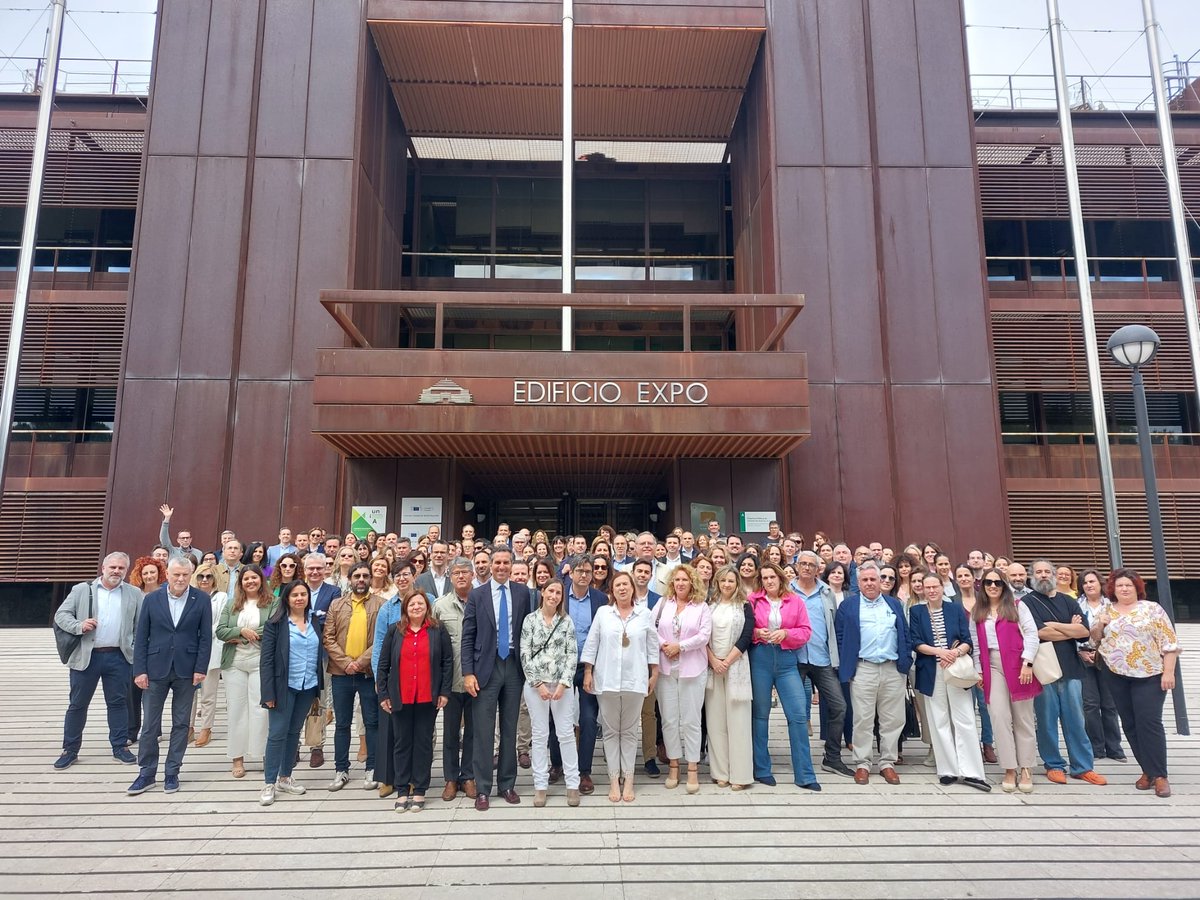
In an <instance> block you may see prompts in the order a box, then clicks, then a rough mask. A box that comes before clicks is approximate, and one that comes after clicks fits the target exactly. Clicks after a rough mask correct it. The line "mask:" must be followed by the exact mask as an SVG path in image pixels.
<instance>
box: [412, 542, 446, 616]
mask: <svg viewBox="0 0 1200 900" xmlns="http://www.w3.org/2000/svg"><path fill="white" fill-rule="evenodd" d="M413 587H415V588H416V589H417V590H418V591H424V592H425V596H426V597H428V598H429V602H430V603H433V601H435V600H436V599H437V598H438V597H442V596H444V595H446V594H448V593H449V592H450V591H452V590H454V585H453V584H451V582H450V545H449V544H447V543H446V542H445V541H434V542H433V543H432V544H430V545H429V568H428V569H426V570H425V571H424V572H422V573H421V574H420V575H418V576H417V579H416V581H414V582H413Z"/></svg>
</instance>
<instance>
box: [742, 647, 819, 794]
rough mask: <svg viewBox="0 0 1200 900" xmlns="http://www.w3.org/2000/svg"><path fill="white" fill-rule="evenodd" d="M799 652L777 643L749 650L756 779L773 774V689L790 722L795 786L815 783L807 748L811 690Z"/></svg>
mask: <svg viewBox="0 0 1200 900" xmlns="http://www.w3.org/2000/svg"><path fill="white" fill-rule="evenodd" d="M796 655H797V654H796V651H795V650H782V649H780V648H779V647H778V646H776V645H775V644H755V645H754V646H752V647H751V648H750V686H751V690H752V695H753V698H754V699H753V700H752V701H751V706H750V710H751V715H752V716H753V721H754V728H753V732H754V777H755V778H765V777H767V776H769V775H770V774H771V751H770V748H769V747H768V746H767V737H768V734H769V732H770V725H771V688H772V687H773V688H775V690H776V692H777V693H778V694H779V705H780V706H782V707H783V714H784V716H785V717H786V718H787V723H788V743H789V744H791V748H792V771H793V772H795V776H796V784H813V783H814V782H816V780H817V773H816V772H814V771H813V764H812V753H811V751H810V748H809V746H808V709H809V706H810V705H811V703H812V689H811V688H807V689H806V687H805V683H804V679H803V678H802V677H801V675H800V670H799V669H798V668H796Z"/></svg>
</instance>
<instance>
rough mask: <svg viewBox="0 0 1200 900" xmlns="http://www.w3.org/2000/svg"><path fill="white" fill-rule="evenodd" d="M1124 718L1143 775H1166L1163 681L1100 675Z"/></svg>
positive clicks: (1127, 733)
mask: <svg viewBox="0 0 1200 900" xmlns="http://www.w3.org/2000/svg"><path fill="white" fill-rule="evenodd" d="M1100 677H1101V678H1103V679H1104V680H1105V681H1106V682H1107V683H1108V690H1109V693H1111V694H1112V698H1113V703H1115V704H1116V706H1117V714H1118V715H1119V716H1120V717H1121V726H1122V727H1123V728H1124V729H1125V737H1126V738H1128V740H1129V746H1130V747H1131V748H1132V750H1133V755H1134V758H1135V759H1137V761H1138V765H1140V766H1141V767H1142V771H1143V772H1144V773H1146V774H1147V775H1149V776H1150V777H1151V778H1158V777H1159V776H1160V775H1161V776H1162V777H1164V778H1165V777H1166V775H1167V732H1166V730H1165V729H1164V728H1163V720H1162V713H1163V703H1164V702H1165V701H1166V699H1167V692H1166V691H1164V690H1163V689H1162V677H1161V676H1159V675H1151V676H1150V677H1149V678H1127V677H1126V676H1124V675H1118V674H1116V673H1115V672H1111V671H1109V670H1108V669H1102V670H1101V671H1100Z"/></svg>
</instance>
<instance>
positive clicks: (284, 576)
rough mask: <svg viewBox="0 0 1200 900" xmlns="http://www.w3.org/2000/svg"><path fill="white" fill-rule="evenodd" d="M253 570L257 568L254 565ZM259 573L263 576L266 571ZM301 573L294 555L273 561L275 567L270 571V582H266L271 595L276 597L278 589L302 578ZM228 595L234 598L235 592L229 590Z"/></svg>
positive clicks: (297, 558) (290, 554) (288, 554)
mask: <svg viewBox="0 0 1200 900" xmlns="http://www.w3.org/2000/svg"><path fill="white" fill-rule="evenodd" d="M255 568H259V567H258V566H257V565H255ZM260 571H262V573H263V574H264V575H266V574H267V572H266V570H260ZM302 572H303V569H302V568H301V566H300V557H299V556H298V555H296V554H295V553H285V554H283V555H282V556H281V557H279V559H277V560H275V566H274V568H273V569H272V570H271V580H270V581H269V582H268V584H267V587H268V588H269V589H270V591H271V593H273V594H274V595H275V596H276V597H278V596H279V589H280V588H281V587H282V586H283V585H285V584H287V583H288V582H289V581H295V580H296V579H298V578H299V579H302V578H303V575H302V574H301V573H302ZM230 593H231V594H234V595H235V596H236V591H234V590H232V589H231V590H230Z"/></svg>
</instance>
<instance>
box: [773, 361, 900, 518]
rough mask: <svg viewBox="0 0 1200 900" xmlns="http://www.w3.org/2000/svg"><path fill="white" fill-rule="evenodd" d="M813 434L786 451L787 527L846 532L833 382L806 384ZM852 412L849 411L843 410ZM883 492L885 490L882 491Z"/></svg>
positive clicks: (835, 393) (837, 415)
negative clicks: (787, 452) (793, 448)
mask: <svg viewBox="0 0 1200 900" xmlns="http://www.w3.org/2000/svg"><path fill="white" fill-rule="evenodd" d="M808 395H809V404H810V409H812V410H816V415H814V416H812V417H811V420H810V421H811V428H812V434H811V435H810V436H809V438H808V440H807V441H805V442H804V443H803V444H801V445H800V446H799V447H797V448H796V449H795V450H793V451H792V452H791V453H790V454H788V456H787V459H786V460H785V461H784V465H786V466H787V467H788V485H789V487H790V496H789V497H787V498H786V502H787V507H788V509H787V511H786V512H785V511H784V510H780V512H784V514H785V516H786V517H787V524H786V525H785V526H784V527H786V528H799V529H800V530H801V531H802V532H804V534H806V535H811V534H812V533H813V531H814V530H816V529H818V528H824V529H826V533H827V534H829V535H830V536H833V535H839V534H845V530H844V528H845V524H844V523H845V519H844V515H843V510H842V472H841V468H840V467H839V465H838V421H839V418H840V414H841V413H842V410H839V409H838V405H837V391H836V389H835V388H834V386H833V385H832V384H818V383H815V382H814V383H812V384H810V385H809V386H808ZM845 414H852V410H845ZM885 493H886V491H885Z"/></svg>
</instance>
